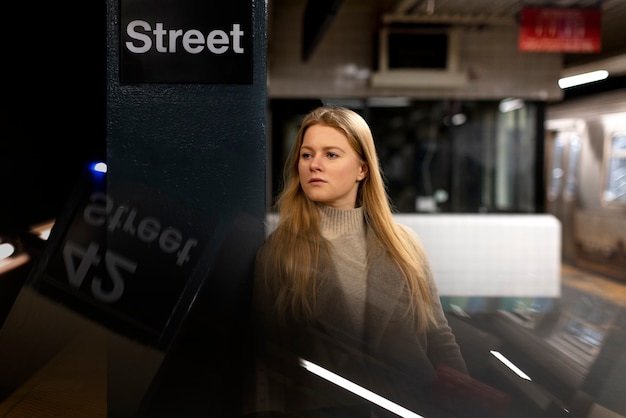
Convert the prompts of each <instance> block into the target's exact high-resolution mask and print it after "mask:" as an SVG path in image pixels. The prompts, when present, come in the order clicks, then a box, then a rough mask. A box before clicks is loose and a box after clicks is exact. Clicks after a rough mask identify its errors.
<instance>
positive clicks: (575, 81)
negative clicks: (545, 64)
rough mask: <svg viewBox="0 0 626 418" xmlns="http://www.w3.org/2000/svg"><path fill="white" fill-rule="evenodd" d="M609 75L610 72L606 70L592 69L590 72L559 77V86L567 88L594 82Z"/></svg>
mask: <svg viewBox="0 0 626 418" xmlns="http://www.w3.org/2000/svg"><path fill="white" fill-rule="evenodd" d="M608 76H609V72H608V71H606V70H598V71H592V72H590V73H583V74H577V75H573V76H570V77H563V78H561V79H559V87H560V88H562V89H566V88H568V87H574V86H578V85H581V84H586V83H592V82H594V81H599V80H604V79H605V78H607V77H608Z"/></svg>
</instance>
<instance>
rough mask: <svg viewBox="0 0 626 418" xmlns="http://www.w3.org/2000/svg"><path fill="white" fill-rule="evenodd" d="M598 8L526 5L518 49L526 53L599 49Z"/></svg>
mask: <svg viewBox="0 0 626 418" xmlns="http://www.w3.org/2000/svg"><path fill="white" fill-rule="evenodd" d="M601 13H602V12H601V9H600V8H599V7H593V8H556V7H554V8H542V7H525V8H523V9H522V11H521V15H520V26H519V36H518V49H519V50H520V51H526V52H565V53H595V52H600V50H601V46H602V37H601V32H602V28H601Z"/></svg>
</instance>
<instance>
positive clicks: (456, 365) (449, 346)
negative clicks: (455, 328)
mask: <svg viewBox="0 0 626 418" xmlns="http://www.w3.org/2000/svg"><path fill="white" fill-rule="evenodd" d="M426 267H427V268H426V273H427V277H428V281H429V286H430V289H431V296H432V301H433V311H434V314H435V319H436V325H435V326H433V327H431V328H430V330H429V331H428V333H427V344H428V346H427V355H428V358H429V359H430V362H431V363H432V365H433V366H434V367H435V369H437V368H439V367H442V366H447V367H452V368H453V369H455V370H457V371H459V372H462V373H464V374H467V373H468V372H467V366H466V364H465V360H464V359H463V355H462V354H461V348H460V347H459V345H458V343H457V341H456V338H455V336H454V334H453V332H452V328H450V325H449V324H448V320H447V319H446V316H445V314H444V311H443V307H442V306H441V299H440V297H439V292H438V291H437V287H436V284H435V282H434V280H433V277H432V272H431V270H430V266H426Z"/></svg>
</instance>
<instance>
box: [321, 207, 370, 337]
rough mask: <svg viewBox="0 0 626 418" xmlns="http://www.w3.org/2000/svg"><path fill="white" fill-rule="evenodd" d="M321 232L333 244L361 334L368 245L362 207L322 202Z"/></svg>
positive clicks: (341, 284) (341, 280) (336, 264)
mask: <svg viewBox="0 0 626 418" xmlns="http://www.w3.org/2000/svg"><path fill="white" fill-rule="evenodd" d="M319 208H320V214H321V224H320V229H321V234H322V236H323V237H324V238H326V239H327V240H328V241H330V243H331V245H332V252H331V254H332V261H333V265H334V267H335V270H336V272H337V277H338V279H339V287H340V288H341V289H342V290H343V292H344V293H345V295H346V300H347V301H349V303H350V309H349V312H350V314H351V318H350V322H352V323H353V324H354V327H355V328H354V331H355V333H356V334H357V335H361V334H362V332H363V326H364V313H365V297H366V284H367V280H366V279H367V246H366V228H365V220H364V218H363V208H362V207H360V208H356V209H335V208H332V207H329V206H319Z"/></svg>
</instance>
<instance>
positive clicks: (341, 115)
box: [265, 106, 435, 329]
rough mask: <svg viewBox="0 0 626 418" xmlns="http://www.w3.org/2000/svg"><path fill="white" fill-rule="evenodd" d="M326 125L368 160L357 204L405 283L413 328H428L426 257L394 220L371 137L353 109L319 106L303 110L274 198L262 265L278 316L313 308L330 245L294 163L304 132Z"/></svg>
mask: <svg viewBox="0 0 626 418" xmlns="http://www.w3.org/2000/svg"><path fill="white" fill-rule="evenodd" d="M313 125H324V126H329V127H332V128H335V129H337V130H338V131H340V132H341V133H343V134H344V135H345V136H346V137H347V139H348V142H349V143H350V145H351V146H352V148H353V149H354V151H356V153H357V155H358V156H359V158H360V159H361V160H362V161H363V162H364V163H365V164H367V166H368V168H369V172H368V175H367V176H366V177H365V178H364V179H363V180H362V181H361V183H360V185H359V189H358V193H357V202H356V205H357V207H358V206H363V213H364V216H365V221H366V223H367V225H368V227H369V228H370V229H371V231H372V232H373V233H374V235H375V237H376V239H377V240H378V241H379V242H380V243H381V244H382V246H383V247H384V248H386V250H387V253H388V255H389V257H390V258H391V260H392V261H393V262H394V263H395V264H396V265H397V266H398V268H399V269H400V272H401V273H402V275H403V276H404V278H405V280H406V284H407V289H408V294H409V298H410V304H409V309H410V313H412V314H414V315H416V316H417V326H418V328H420V329H426V328H427V327H428V326H429V325H431V324H434V322H435V320H434V313H433V309H432V306H433V300H432V296H431V291H430V287H429V279H428V277H427V276H426V275H427V274H428V272H427V271H426V269H425V268H424V266H425V263H426V261H427V260H426V256H425V254H424V252H423V250H422V248H421V246H420V245H419V243H418V242H417V241H416V240H415V238H414V237H413V236H411V234H410V232H408V231H406V230H405V229H404V228H403V227H401V226H399V225H398V224H397V223H396V222H395V220H394V219H393V215H392V209H391V205H390V200H389V197H388V195H387V189H386V186H385V182H384V179H383V174H382V171H381V169H380V167H379V161H378V156H377V154H376V148H375V145H374V138H373V137H372V133H371V130H370V128H369V126H368V124H367V122H366V121H365V120H364V119H363V118H362V117H361V116H360V115H359V114H358V113H356V112H354V111H352V110H350V109H347V108H343V107H334V106H322V107H319V108H317V109H314V110H313V111H311V112H310V113H309V114H307V115H306V116H305V117H304V119H303V121H302V124H301V125H300V128H299V130H298V134H297V137H296V141H295V143H294V144H293V147H292V150H291V154H290V157H289V158H288V160H287V162H286V164H285V167H284V187H283V190H282V192H281V194H280V195H279V197H278V199H277V201H276V209H277V212H278V215H279V219H280V220H279V224H278V225H277V227H276V229H275V230H274V232H273V234H272V236H271V237H270V239H268V242H267V246H268V247H269V248H268V253H269V254H270V255H271V260H270V261H269V262H268V263H267V264H266V268H267V270H266V271H265V277H266V282H267V285H268V286H269V288H270V289H271V290H273V292H274V294H275V295H276V309H277V311H278V314H279V315H281V316H283V317H285V316H287V315H288V314H291V315H293V316H294V317H296V318H302V319H310V318H311V317H312V315H313V312H314V309H315V294H316V293H317V292H316V289H317V286H318V285H319V278H320V277H323V275H324V273H325V272H321V271H319V270H318V268H320V266H323V265H324V264H323V263H319V261H320V260H329V256H328V244H327V242H326V241H325V240H324V239H323V238H322V237H321V234H320V232H319V222H320V219H319V211H318V209H317V207H316V204H315V203H314V202H313V201H311V200H309V199H308V198H307V197H306V195H305V194H304V192H303V190H302V187H301V186H300V180H299V174H298V162H299V157H300V147H301V145H302V141H303V138H304V134H305V132H306V130H307V129H308V128H309V127H310V126H313Z"/></svg>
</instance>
